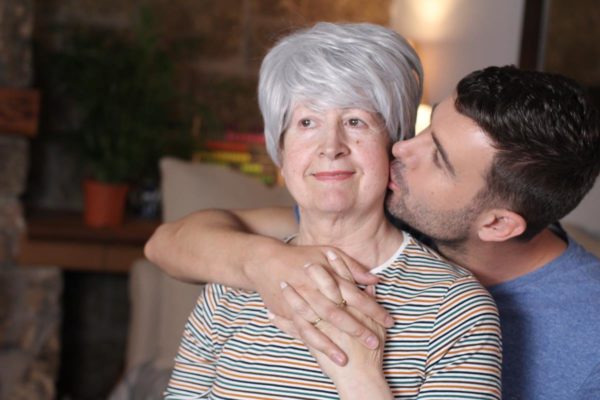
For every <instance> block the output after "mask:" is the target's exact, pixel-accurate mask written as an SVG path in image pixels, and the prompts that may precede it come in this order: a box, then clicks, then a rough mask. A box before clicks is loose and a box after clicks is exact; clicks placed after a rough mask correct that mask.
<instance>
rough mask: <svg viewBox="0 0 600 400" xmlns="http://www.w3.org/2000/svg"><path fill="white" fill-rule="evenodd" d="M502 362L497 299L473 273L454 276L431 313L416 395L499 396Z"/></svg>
mask: <svg viewBox="0 0 600 400" xmlns="http://www.w3.org/2000/svg"><path fill="white" fill-rule="evenodd" d="M501 368H502V343H501V333H500V320H499V317H498V309H497V308H496V304H495V303H494V300H493V299H492V297H491V296H490V294H489V293H488V292H487V291H486V290H485V289H484V288H483V287H482V286H481V284H480V283H479V282H478V281H477V280H476V279H475V278H473V277H464V278H460V279H457V280H456V281H454V282H453V284H452V285H451V286H450V287H449V289H448V292H447V294H446V296H445V297H444V299H443V302H442V303H441V305H440V308H439V310H438V313H437V316H436V321H435V323H434V327H433V331H432V334H431V338H430V341H429V355H428V362H427V365H426V370H425V381H424V384H423V385H422V387H421V390H420V392H419V397H418V398H419V399H420V400H424V399H434V398H435V399H438V398H441V397H444V398H477V399H500V398H501V393H502V391H501V383H500V378H501ZM441 394H443V395H442V396H441V397H440V395H441Z"/></svg>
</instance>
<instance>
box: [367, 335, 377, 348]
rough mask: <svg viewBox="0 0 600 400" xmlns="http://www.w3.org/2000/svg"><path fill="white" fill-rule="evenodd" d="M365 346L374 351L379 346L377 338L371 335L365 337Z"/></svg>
mask: <svg viewBox="0 0 600 400" xmlns="http://www.w3.org/2000/svg"><path fill="white" fill-rule="evenodd" d="M367 346H368V347H369V348H370V349H376V348H377V346H379V340H377V338H376V337H375V336H373V335H371V336H369V337H367Z"/></svg>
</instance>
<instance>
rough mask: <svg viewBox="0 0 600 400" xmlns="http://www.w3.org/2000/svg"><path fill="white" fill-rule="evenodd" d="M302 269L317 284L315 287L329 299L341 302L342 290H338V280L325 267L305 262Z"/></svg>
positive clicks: (334, 302)
mask: <svg viewBox="0 0 600 400" xmlns="http://www.w3.org/2000/svg"><path fill="white" fill-rule="evenodd" d="M304 270H305V271H306V273H307V274H308V276H309V277H310V278H311V280H312V281H313V282H314V283H315V284H316V285H317V289H318V290H319V291H320V292H321V293H322V294H323V295H324V296H325V297H327V298H328V299H329V300H331V301H332V302H333V304H340V303H341V302H342V300H343V298H342V292H341V291H340V288H339V286H338V282H337V280H336V279H335V278H334V277H333V276H332V275H331V272H330V271H329V270H327V268H325V267H323V266H322V265H319V264H307V265H305V266H304ZM342 279H343V278H342ZM311 304H312V303H311Z"/></svg>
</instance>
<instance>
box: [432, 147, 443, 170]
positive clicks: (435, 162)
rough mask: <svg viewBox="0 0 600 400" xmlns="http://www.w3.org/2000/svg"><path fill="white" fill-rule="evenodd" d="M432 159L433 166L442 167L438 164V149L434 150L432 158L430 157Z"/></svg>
mask: <svg viewBox="0 0 600 400" xmlns="http://www.w3.org/2000/svg"><path fill="white" fill-rule="evenodd" d="M432 159H433V163H434V164H435V165H436V166H437V167H438V168H441V167H442V165H441V163H440V158H439V155H438V149H437V148H435V149H434V150H433V156H432Z"/></svg>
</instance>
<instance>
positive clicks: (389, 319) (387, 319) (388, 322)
mask: <svg viewBox="0 0 600 400" xmlns="http://www.w3.org/2000/svg"><path fill="white" fill-rule="evenodd" d="M383 322H384V324H385V327H386V328H391V327H392V326H394V318H392V317H391V316H390V315H388V316H387V317H385V320H384V321H383Z"/></svg>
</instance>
